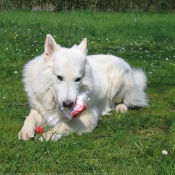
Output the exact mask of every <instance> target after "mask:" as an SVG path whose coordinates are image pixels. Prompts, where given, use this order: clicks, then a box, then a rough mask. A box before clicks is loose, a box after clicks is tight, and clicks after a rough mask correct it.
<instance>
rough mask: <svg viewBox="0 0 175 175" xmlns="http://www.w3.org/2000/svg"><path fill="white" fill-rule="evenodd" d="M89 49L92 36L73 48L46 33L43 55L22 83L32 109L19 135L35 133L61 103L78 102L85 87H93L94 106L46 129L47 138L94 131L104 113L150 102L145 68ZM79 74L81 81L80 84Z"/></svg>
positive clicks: (27, 68) (26, 71)
mask: <svg viewBox="0 0 175 175" xmlns="http://www.w3.org/2000/svg"><path fill="white" fill-rule="evenodd" d="M86 52H87V39H84V40H83V41H82V42H81V43H80V44H79V45H78V46H77V45H75V46H73V47H72V48H70V49H68V48H63V47H61V46H59V45H57V44H56V42H55V40H54V39H53V37H52V36H51V35H47V36H46V42H45V52H44V54H43V55H40V56H38V57H36V58H34V59H33V60H31V61H29V62H28V63H27V64H26V65H25V67H24V73H23V75H24V79H23V81H24V84H25V90H26V92H27V94H28V98H29V102H30V106H31V112H30V114H29V116H28V117H27V118H26V120H25V122H24V125H23V127H22V129H21V131H20V132H19V134H18V138H19V139H22V140H28V139H30V138H32V137H34V134H35V127H36V126H37V125H40V124H41V120H42V116H43V115H44V114H45V113H46V112H48V111H49V110H52V109H54V108H56V107H57V105H60V106H62V105H63V101H66V100H69V101H75V100H76V97H77V92H78V90H79V88H80V87H81V86H88V87H89V88H91V89H92V90H93V93H94V102H93V104H92V105H91V106H90V107H89V108H88V109H86V110H85V111H84V112H83V113H82V114H80V115H79V116H77V117H74V118H73V119H72V120H71V121H69V122H65V123H62V125H61V126H60V127H56V128H54V129H53V130H51V131H48V132H47V133H45V134H44V135H43V136H44V138H45V139H46V140H49V139H51V140H58V139H59V138H61V137H62V136H63V135H67V134H69V133H70V132H76V133H78V134H82V133H84V132H90V131H92V130H93V129H94V128H95V127H96V126H97V124H98V121H99V119H100V118H101V116H102V115H103V114H108V112H109V111H110V110H111V109H116V111H117V112H126V111H127V110H128V107H145V106H147V105H148V104H147V98H146V94H145V92H144V90H145V88H146V81H147V80H146V76H145V74H144V72H143V71H142V70H140V69H132V68H131V67H130V66H129V64H128V63H126V62H125V61H124V60H123V59H121V58H119V57H116V56H112V55H92V56H86ZM57 76H61V77H62V78H63V81H60V80H59V79H58V78H57ZM77 78H81V81H79V82H76V81H75V80H76V79H77ZM60 115H62V114H61V113H60Z"/></svg>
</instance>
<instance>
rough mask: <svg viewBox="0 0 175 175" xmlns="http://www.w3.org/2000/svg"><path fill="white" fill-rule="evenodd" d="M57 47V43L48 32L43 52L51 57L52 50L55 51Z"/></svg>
mask: <svg viewBox="0 0 175 175" xmlns="http://www.w3.org/2000/svg"><path fill="white" fill-rule="evenodd" d="M58 49H59V45H57V43H56V42H55V40H54V38H53V37H52V35H50V34H48V35H46V41H45V54H46V55H47V56H49V57H51V56H52V54H53V52H55V51H56V50H58Z"/></svg>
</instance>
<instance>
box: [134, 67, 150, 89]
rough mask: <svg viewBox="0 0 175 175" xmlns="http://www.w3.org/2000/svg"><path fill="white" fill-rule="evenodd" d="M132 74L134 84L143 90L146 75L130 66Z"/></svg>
mask: <svg viewBox="0 0 175 175" xmlns="http://www.w3.org/2000/svg"><path fill="white" fill-rule="evenodd" d="M132 75H133V78H134V81H135V83H136V85H137V86H138V87H139V88H141V89H143V90H145V89H146V85H147V77H146V75H145V73H144V72H143V70H142V69H133V68H132Z"/></svg>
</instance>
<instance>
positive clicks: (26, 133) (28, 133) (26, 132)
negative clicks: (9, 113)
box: [18, 128, 35, 140]
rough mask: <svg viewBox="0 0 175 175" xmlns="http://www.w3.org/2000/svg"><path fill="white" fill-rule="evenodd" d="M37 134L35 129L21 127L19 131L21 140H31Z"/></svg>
mask: <svg viewBox="0 0 175 175" xmlns="http://www.w3.org/2000/svg"><path fill="white" fill-rule="evenodd" d="M34 135H35V131H34V130H33V129H25V128H23V129H21V131H20V132H19V133H18V139H19V140H30V139H33V138H34Z"/></svg>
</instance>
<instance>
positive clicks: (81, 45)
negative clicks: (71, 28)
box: [78, 38, 87, 54]
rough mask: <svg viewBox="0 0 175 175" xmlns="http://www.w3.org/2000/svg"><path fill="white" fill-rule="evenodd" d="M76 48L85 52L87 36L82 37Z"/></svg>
mask: <svg viewBox="0 0 175 175" xmlns="http://www.w3.org/2000/svg"><path fill="white" fill-rule="evenodd" d="M78 48H79V49H80V50H81V51H83V52H84V53H85V54H86V53H87V38H84V39H83V40H82V41H81V43H80V44H79V45H78Z"/></svg>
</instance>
